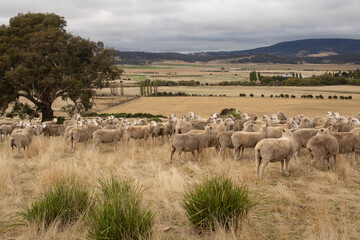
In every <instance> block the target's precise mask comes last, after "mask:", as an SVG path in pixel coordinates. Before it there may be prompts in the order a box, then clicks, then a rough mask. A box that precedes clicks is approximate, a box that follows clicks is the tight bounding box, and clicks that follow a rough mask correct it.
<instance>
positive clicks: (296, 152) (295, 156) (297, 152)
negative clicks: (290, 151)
mask: <svg viewBox="0 0 360 240" xmlns="http://www.w3.org/2000/svg"><path fill="white" fill-rule="evenodd" d="M299 152H300V149H295V151H294V158H295V160H296V162H299V156H298V155H299Z"/></svg>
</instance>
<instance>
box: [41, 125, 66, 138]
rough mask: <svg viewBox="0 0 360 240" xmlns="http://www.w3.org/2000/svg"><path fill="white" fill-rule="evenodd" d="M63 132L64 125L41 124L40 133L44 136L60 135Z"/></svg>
mask: <svg viewBox="0 0 360 240" xmlns="http://www.w3.org/2000/svg"><path fill="white" fill-rule="evenodd" d="M64 132H65V126H64V125H59V124H55V125H46V124H43V125H42V133H43V135H44V136H46V137H53V136H60V135H61V136H62V135H64Z"/></svg>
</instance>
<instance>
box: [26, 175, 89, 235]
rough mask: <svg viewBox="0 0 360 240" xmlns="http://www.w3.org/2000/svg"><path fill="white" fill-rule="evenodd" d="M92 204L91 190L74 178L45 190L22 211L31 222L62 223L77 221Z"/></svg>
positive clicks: (47, 224)
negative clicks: (56, 221) (57, 221)
mask: <svg viewBox="0 0 360 240" xmlns="http://www.w3.org/2000/svg"><path fill="white" fill-rule="evenodd" d="M89 205H90V199H89V192H88V191H87V190H86V189H85V188H84V187H83V186H81V185H80V184H79V183H78V182H77V181H75V180H74V179H71V180H67V181H66V180H63V181H60V182H58V183H56V184H55V185H54V186H52V187H51V188H50V189H48V190H47V191H45V192H44V193H43V194H42V196H41V197H40V198H39V199H38V200H36V201H35V202H33V203H32V204H31V206H30V207H29V208H27V209H26V210H25V211H23V212H21V215H22V217H23V218H24V219H25V220H27V221H28V222H29V223H35V224H44V226H45V228H47V227H48V226H49V225H50V224H51V223H52V222H53V221H55V220H59V221H60V222H61V224H62V225H65V224H67V223H71V222H75V221H77V220H78V219H79V218H80V217H81V216H82V215H83V214H84V213H85V211H86V210H87V209H88V207H89Z"/></svg>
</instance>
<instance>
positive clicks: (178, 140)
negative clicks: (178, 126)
mask: <svg viewBox="0 0 360 240" xmlns="http://www.w3.org/2000/svg"><path fill="white" fill-rule="evenodd" d="M212 133H213V134H214V133H216V130H215V129H214V128H213V127H211V126H207V127H205V131H204V132H203V133H186V134H174V135H173V136H172V137H171V140H170V141H171V145H172V151H171V154H170V163H171V162H172V157H173V155H174V153H175V151H178V152H179V159H180V160H181V161H182V162H183V160H182V158H181V154H182V152H192V153H193V155H194V152H195V150H197V151H198V153H199V158H198V161H200V160H201V151H202V149H203V148H207V147H208V146H209V141H210V136H211V134H212Z"/></svg>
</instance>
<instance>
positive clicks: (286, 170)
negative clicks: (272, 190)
mask: <svg viewBox="0 0 360 240" xmlns="http://www.w3.org/2000/svg"><path fill="white" fill-rule="evenodd" d="M289 162H290V158H286V159H285V177H288V176H290V174H289Z"/></svg>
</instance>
